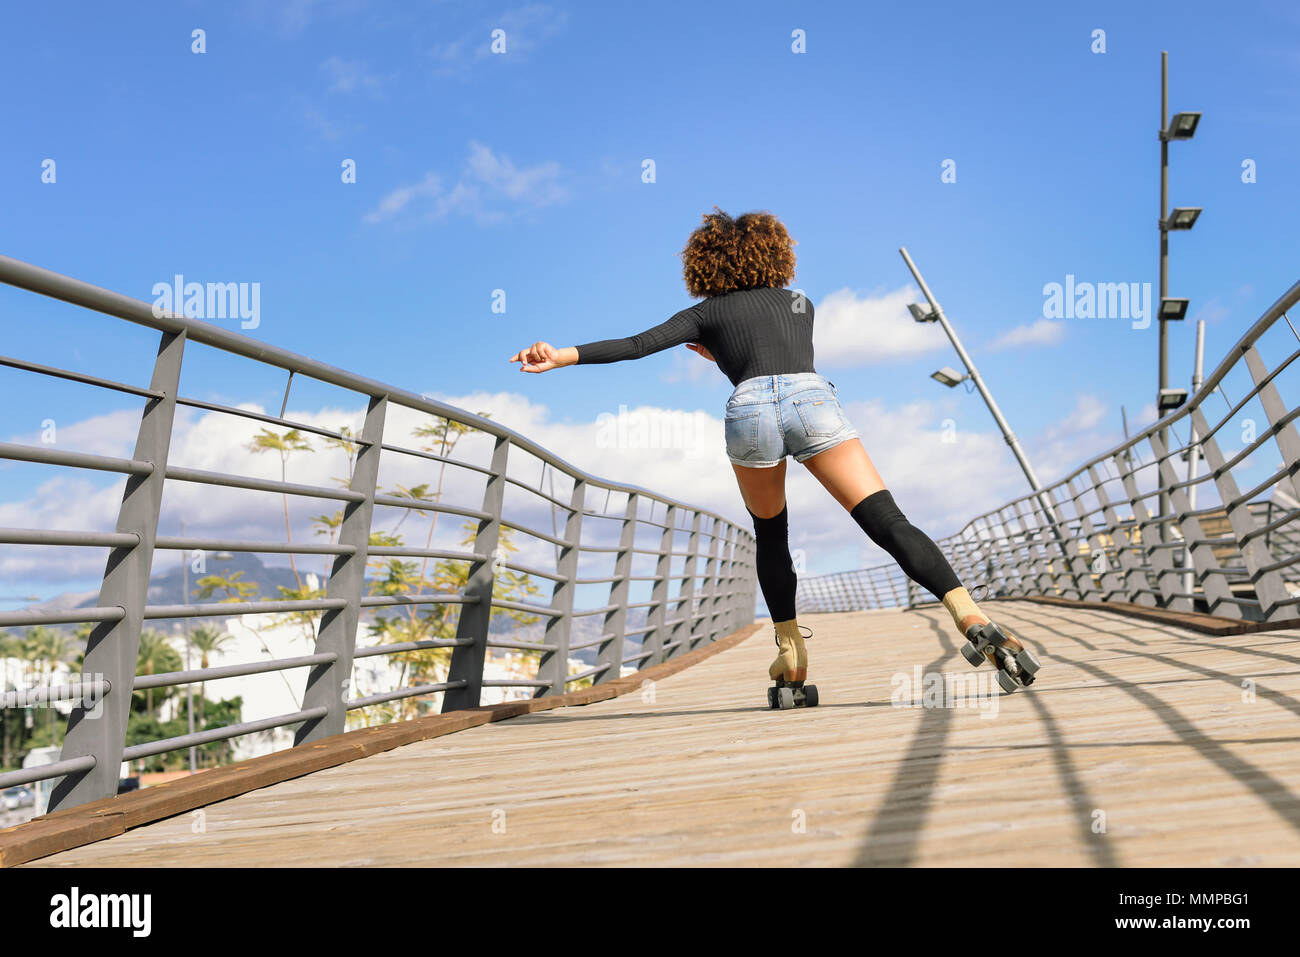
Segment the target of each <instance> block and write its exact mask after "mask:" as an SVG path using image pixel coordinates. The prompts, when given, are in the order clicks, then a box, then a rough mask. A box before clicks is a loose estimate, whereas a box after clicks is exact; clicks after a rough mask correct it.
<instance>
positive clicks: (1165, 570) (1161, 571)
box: [1114, 433, 1192, 611]
mask: <svg viewBox="0 0 1300 957" xmlns="http://www.w3.org/2000/svg"><path fill="white" fill-rule="evenodd" d="M1152 436H1154V433H1152ZM1151 448H1152V451H1155V445H1154V444H1153V445H1152V446H1151ZM1158 460H1159V456H1157V461H1158ZM1114 462H1115V467H1116V468H1117V469H1118V470H1119V473H1120V477H1121V479H1122V481H1123V483H1124V491H1125V493H1126V494H1127V495H1128V502H1129V506H1130V507H1131V508H1132V509H1133V521H1134V522H1135V523H1136V526H1137V533H1138V535H1139V536H1141V539H1142V554H1143V556H1144V560H1143V565H1144V566H1145V567H1146V568H1149V569H1150V570H1151V571H1152V572H1153V573H1154V574H1155V576H1156V586H1157V587H1158V588H1159V590H1160V597H1159V598H1156V597H1155V596H1154V595H1153V596H1151V600H1152V601H1153V602H1154V603H1155V604H1156V605H1157V606H1158V607H1160V608H1170V609H1172V610H1174V611H1191V610H1192V602H1191V599H1189V598H1175V597H1174V590H1175V589H1177V588H1181V587H1182V581H1181V578H1182V576H1181V574H1179V572H1178V570H1177V569H1175V568H1174V559H1173V556H1172V555H1170V554H1169V550H1168V549H1166V548H1159V547H1157V546H1159V545H1161V544H1162V543H1163V542H1164V540H1165V528H1164V522H1165V516H1163V515H1160V514H1156V515H1154V516H1153V515H1152V514H1151V509H1150V507H1149V506H1148V505H1147V504H1146V498H1149V497H1150V496H1146V497H1144V496H1143V495H1142V493H1141V491H1139V489H1138V486H1137V479H1136V478H1135V475H1134V473H1133V472H1131V471H1129V470H1127V469H1126V468H1125V467H1124V464H1123V456H1122V455H1116V456H1115V457H1114ZM1157 474H1159V473H1157ZM1153 494H1154V493H1153ZM1156 507H1157V508H1159V507H1160V506H1159V504H1157V506H1156ZM1139 509H1140V510H1141V515H1139V514H1138V511H1139ZM1152 539H1154V541H1152ZM1144 577H1146V576H1144ZM1147 581H1148V584H1149V582H1150V578H1149V577H1147Z"/></svg>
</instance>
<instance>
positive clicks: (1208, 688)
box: [0, 601, 1300, 867]
mask: <svg viewBox="0 0 1300 957" xmlns="http://www.w3.org/2000/svg"><path fill="white" fill-rule="evenodd" d="M990 608H991V609H995V614H996V615H997V616H998V618H999V620H1005V621H1006V622H1007V623H1008V624H1010V625H1012V626H1013V627H1015V628H1017V629H1018V630H1019V631H1020V632H1021V633H1022V634H1023V635H1024V636H1025V638H1026V639H1027V640H1028V642H1029V644H1030V645H1031V647H1032V648H1033V649H1034V650H1035V652H1036V653H1037V654H1038V656H1039V658H1040V659H1041V660H1042V662H1043V671H1042V672H1041V675H1040V679H1039V681H1038V682H1037V683H1036V684H1035V685H1034V686H1033V687H1032V688H1030V689H1027V690H1024V691H1021V692H1018V693H1016V694H1014V695H1004V694H996V691H997V689H996V685H995V684H994V683H993V682H992V681H991V678H992V671H991V670H990V669H980V670H978V671H977V670H974V669H971V668H970V667H969V666H968V665H967V664H966V662H965V661H964V660H963V659H962V658H961V656H960V654H959V653H958V643H957V637H956V635H955V633H954V631H953V628H952V624H951V619H950V618H949V617H948V615H947V613H946V612H944V611H943V609H942V608H940V607H937V606H936V607H928V608H922V609H917V610H913V611H878V612H858V613H847V614H827V615H814V616H808V617H806V618H804V619H801V621H802V622H803V623H804V624H807V625H809V626H811V628H812V629H813V630H814V633H815V637H814V639H813V640H812V641H811V643H810V644H809V650H810V655H811V670H812V672H813V675H814V676H815V680H816V683H817V684H818V686H819V688H820V691H821V701H822V704H821V706H820V707H818V708H816V709H808V710H795V711H788V712H774V711H768V710H766V706H765V700H764V688H765V685H766V668H767V664H768V662H769V661H770V659H771V658H772V655H773V653H774V646H773V642H772V641H771V638H770V625H760V626H758V627H754V626H750V628H749V629H747V631H748V632H749V633H750V634H749V635H748V637H745V638H744V640H739V636H738V639H737V640H736V641H735V642H734V643H732V645H731V646H730V647H727V648H726V649H725V650H722V651H720V652H719V653H717V654H713V655H711V656H708V657H706V658H705V660H701V661H699V662H697V663H695V664H693V665H691V666H690V667H689V668H685V669H682V670H679V671H677V672H676V673H673V674H668V675H667V676H663V677H659V678H658V679H657V680H654V681H653V682H647V683H643V682H642V681H641V680H640V679H639V678H638V679H634V680H632V681H626V680H625V683H624V685H623V688H624V689H626V693H624V694H622V695H620V696H618V697H612V698H607V699H606V700H602V701H594V702H593V703H590V704H586V705H583V706H571V707H561V708H557V709H554V710H549V711H541V712H535V713H529V714H524V715H521V716H518V717H513V718H511V719H510V720H506V721H494V722H492V723H480V724H479V725H478V726H475V727H468V728H465V729H464V730H459V731H456V732H455V733H452V734H445V735H442V736H439V737H435V738H431V739H429V740H422V741H417V742H416V743H411V744H406V745H404V746H400V747H395V748H392V749H391V750H385V751H383V752H382V753H375V754H372V755H370V756H367V757H361V758H358V759H356V760H348V761H347V762H346V763H337V764H335V766H331V767H326V768H325V769H323V770H319V771H315V772H314V773H310V774H304V775H303V776H300V777H296V778H294V779H292V780H286V781H283V782H282V783H276V784H272V785H271V786H266V787H260V788H257V789H255V790H249V791H247V793H242V794H239V795H238V796H236V797H231V798H229V799H225V800H215V801H213V802H211V803H205V804H204V805H203V806H201V807H198V808H197V809H195V810H190V811H179V812H178V811H175V810H173V811H172V815H173V816H170V817H167V818H165V819H162V820H156V821H155V822H154V823H148V824H144V825H142V826H137V827H130V820H128V821H127V827H128V828H129V829H127V830H125V832H124V833H120V834H119V835H118V836H115V837H110V838H108V839H104V840H94V837H93V834H94V824H93V822H92V821H90V819H89V815H98V816H99V818H100V819H101V820H102V819H103V818H104V816H105V815H106V814H107V813H110V812H106V811H105V805H108V804H111V802H113V801H123V800H125V798H115V799H109V801H108V802H98V806H97V807H90V808H88V809H86V810H81V809H78V808H71V809H69V810H68V811H65V812H58V814H56V815H50V816H49V817H48V818H46V819H38V820H36V821H33V822H31V823H30V824H27V825H20V826H19V827H17V828H11V829H10V830H9V831H5V832H0V855H4V854H5V853H6V848H8V849H9V856H8V857H7V858H6V857H3V856H0V861H8V862H11V863H20V862H21V860H23V859H27V860H30V859H31V857H32V852H31V848H32V847H35V846H37V845H36V844H32V838H31V835H37V832H36V831H33V830H30V829H36V828H40V827H41V826H42V821H45V822H46V824H45V825H44V826H46V827H47V828H48V827H50V826H51V825H50V823H49V821H50V820H51V819H58V820H60V821H62V822H63V823H62V825H60V827H62V828H63V830H67V828H69V827H73V826H76V824H77V820H78V818H77V816H78V815H79V814H81V815H83V816H85V820H83V821H82V822H81V823H82V824H83V825H84V827H85V833H86V834H87V835H90V836H89V837H88V840H92V841H93V843H86V844H85V846H80V847H76V848H74V849H71V850H65V851H62V852H60V853H53V854H46V855H45V856H38V857H37V858H36V859H35V860H32V864H34V865H44V866H54V867H77V866H102V865H107V866H142V867H144V866H148V867H156V866H195V867H220V866H225V865H239V866H250V865H251V866H292V865H437V866H446V865H532V866H545V865H742V866H743V865H831V866H837V865H920V866H930V865H937V866H965V865H994V866H1001V865H1031V866H1037V865H1052V866H1074V865H1085V866H1087V865H1095V866H1113V865H1122V866H1130V865H1155V866H1170V867H1172V866H1185V865H1207V866H1220V865H1226V866H1231V865H1264V866H1289V867H1294V866H1297V865H1300V747H1297V744H1300V722H1298V721H1297V718H1298V717H1300V629H1291V630H1272V631H1259V632H1255V633H1246V634H1231V635H1222V634H1219V635H1215V634H1206V633H1204V631H1198V630H1193V629H1192V628H1190V627H1188V622H1189V621H1190V619H1182V620H1180V621H1175V620H1173V619H1171V620H1168V621H1158V620H1150V619H1143V618H1136V617H1129V616H1125V615H1121V614H1116V613H1114V612H1111V611H1101V610H1093V609H1090V608H1081V607H1077V606H1076V607H1064V606H1060V605H1052V604H1045V603H1039V602H1030V601H1006V602H998V603H996V604H994V605H991V606H990ZM1156 614H1157V615H1158V614H1159V613H1156ZM1193 624H1194V622H1193ZM945 673H946V674H947V675H950V676H952V677H951V678H949V679H947V680H944V679H943V678H941V677H939V676H941V675H943V674H945ZM980 676H982V677H980ZM918 678H919V679H920V681H919V683H918V680H917V679H918ZM977 678H978V681H977V680H976V679H977ZM953 679H959V680H953ZM421 720H424V719H421ZM372 730H374V731H375V732H376V733H377V734H378V733H381V732H382V731H383V729H372ZM353 734H360V735H364V734H365V732H354V733H353ZM343 737H348V736H346V735H345V736H343ZM272 757H278V756H272ZM219 773H220V772H203V773H202V774H200V775H196V776H194V778H192V779H190V780H191V781H196V782H197V781H198V779H200V778H202V777H204V775H208V774H212V775H217V774H219ZM213 780H217V778H214V779H213ZM155 790H159V791H162V790H163V789H155ZM146 793H147V792H141V793H140V796H139V798H138V799H143V797H144V796H145V794H146ZM128 797H135V796H128ZM159 816H161V814H160V815H159ZM24 828H26V829H29V830H28V831H24ZM119 830H120V828H119ZM24 835H28V837H27V838H26V840H27V841H28V843H27V844H26V845H23V844H22V840H23V839H24V837H23V836H24ZM37 836H39V835H37ZM37 843H38V844H39V842H37ZM23 846H26V847H27V848H28V851H27V852H26V853H25V854H23V855H21V857H20V858H19V859H15V858H14V855H13V849H14V848H15V847H23Z"/></svg>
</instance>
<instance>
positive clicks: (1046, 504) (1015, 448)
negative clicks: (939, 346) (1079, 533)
mask: <svg viewBox="0 0 1300 957" xmlns="http://www.w3.org/2000/svg"><path fill="white" fill-rule="evenodd" d="M898 252H899V253H900V254H901V255H902V257H903V262H905V263H907V268H908V269H909V270H911V272H912V277H913V278H914V279H915V280H916V284H917V285H918V286H920V287H921V292H922V293H923V294H924V296H925V299H926V301H927V302H928V303H929V304H930V308H931V309H932V310H934V315H935V317H936V318H937V319H938V321H939V324H940V325H941V326H943V331H944V332H946V333H947V334H948V339H949V340H950V341H951V342H952V347H953V348H954V349H956V350H957V355H958V357H960V359H961V361H962V364H963V365H965V366H966V371H967V373H969V375H970V377H971V381H973V382H974V383H975V388H977V389H979V393H980V395H981V396H983V397H984V404H985V405H987V406H988V407H989V411H990V412H991V413H993V420H994V421H995V422H997V424H998V428H999V429H1001V430H1002V437H1003V438H1004V439H1006V440H1007V445H1009V446H1011V451H1012V453H1013V454H1014V455H1015V457H1016V461H1017V462H1019V463H1020V468H1021V469H1023V470H1024V473H1025V478H1027V479H1029V485H1030V487H1031V488H1032V489H1033V490H1034V491H1035V492H1037V493H1038V501H1039V502H1040V503H1041V504H1042V506H1043V508H1044V509H1045V510H1046V511H1047V514H1048V515H1049V516H1050V517H1051V519H1052V521H1053V523H1057V522H1059V519H1058V518H1057V515H1056V509H1055V508H1054V507H1053V503H1052V500H1051V497H1050V496H1048V494H1047V493H1046V492H1045V491H1044V490H1043V484H1042V483H1041V482H1039V481H1038V476H1037V475H1035V474H1034V469H1033V466H1031V465H1030V464H1029V459H1028V457H1026V455H1025V450H1024V449H1022V448H1021V447H1020V440H1019V439H1017V438H1016V434H1015V433H1014V432H1012V431H1011V426H1010V425H1008V424H1007V420H1006V419H1005V418H1003V416H1002V410H1001V409H999V408H998V404H997V403H996V402H994V401H993V396H992V394H991V393H990V392H989V390H988V387H987V386H986V385H985V384H984V379H983V378H982V377H981V376H980V373H979V370H978V369H976V368H975V363H974V361H973V360H972V359H971V357H970V354H969V353H967V351H966V348H965V347H964V346H963V345H962V344H961V340H960V339H958V338H957V333H956V331H954V329H953V328H952V324H951V323H949V322H948V317H947V316H946V315H944V312H943V307H942V306H940V305H939V302H938V300H936V299H935V298H934V295H933V294H932V293H931V292H930V287H929V286H927V285H926V284H925V280H924V279H923V278H922V277H921V271H920V270H919V269H917V268H916V263H914V262H912V257H911V256H909V255H908V254H907V249H906V248H902V249H899V250H898ZM1057 533H1058V534H1059V533H1060V529H1059V528H1057Z"/></svg>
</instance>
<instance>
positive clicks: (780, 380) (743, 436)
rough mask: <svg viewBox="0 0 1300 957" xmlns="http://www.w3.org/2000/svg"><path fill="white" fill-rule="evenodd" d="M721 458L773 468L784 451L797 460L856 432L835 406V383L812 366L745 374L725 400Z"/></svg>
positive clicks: (826, 447)
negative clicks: (806, 369) (724, 442)
mask: <svg viewBox="0 0 1300 957" xmlns="http://www.w3.org/2000/svg"><path fill="white" fill-rule="evenodd" d="M723 423H724V429H725V432H726V437H727V458H729V459H731V461H732V462H733V463H734V464H736V465H747V466H749V467H750V468H773V467H774V466H777V465H780V464H781V460H782V459H784V458H785V457H786V456H787V455H793V456H794V460H795V461H796V462H802V461H804V460H805V459H807V458H811V457H812V456H814V455H816V454H817V453H819V452H825V451H826V450H827V449H829V448H831V447H833V446H836V445H839V444H840V443H841V442H843V441H845V440H846V439H852V438H857V437H858V432H857V430H856V429H854V428H853V426H852V425H850V424H849V420H848V418H846V417H845V415H844V410H843V409H841V408H840V400H839V396H838V395H837V394H836V392H835V383H834V382H831V381H830V380H829V379H827V378H826V377H825V376H823V375H822V374H821V373H818V372H798V373H793V374H790V375H763V376H755V377H754V378H752V379H745V380H744V381H743V382H741V383H740V384H739V385H738V386H736V388H735V390H734V391H733V392H732V393H731V398H730V399H728V400H727V412H726V416H725V417H724V419H723Z"/></svg>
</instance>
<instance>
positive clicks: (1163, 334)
mask: <svg viewBox="0 0 1300 957" xmlns="http://www.w3.org/2000/svg"><path fill="white" fill-rule="evenodd" d="M1168 125H1169V51H1167V50H1164V51H1161V53H1160V221H1159V226H1160V297H1159V299H1158V300H1157V302H1156V325H1157V326H1158V329H1157V332H1158V333H1159V339H1160V361H1159V374H1158V380H1159V384H1158V385H1157V386H1156V418H1157V419H1158V418H1160V417H1161V412H1160V393H1161V392H1162V391H1164V390H1165V389H1166V388H1167V387H1168V386H1169V323H1168V321H1167V320H1165V319H1162V318H1160V305H1159V304H1160V302H1161V301H1163V300H1164V298H1165V297H1166V296H1168V295H1169V227H1168V224H1167V223H1166V221H1165V217H1166V216H1167V215H1168V210H1169V135H1168V129H1167V128H1168ZM1160 442H1161V444H1162V445H1164V447H1165V448H1169V432H1168V430H1167V429H1161V430H1160ZM1156 474H1157V476H1159V474H1160V468H1159V466H1157V467H1156ZM1158 480H1159V481H1160V514H1161V515H1162V516H1164V515H1166V514H1168V512H1169V493H1168V492H1167V491H1165V483H1164V481H1163V479H1158ZM1157 527H1158V528H1159V529H1160V537H1161V540H1162V541H1163V540H1164V525H1163V524H1161V525H1159V526H1157Z"/></svg>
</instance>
